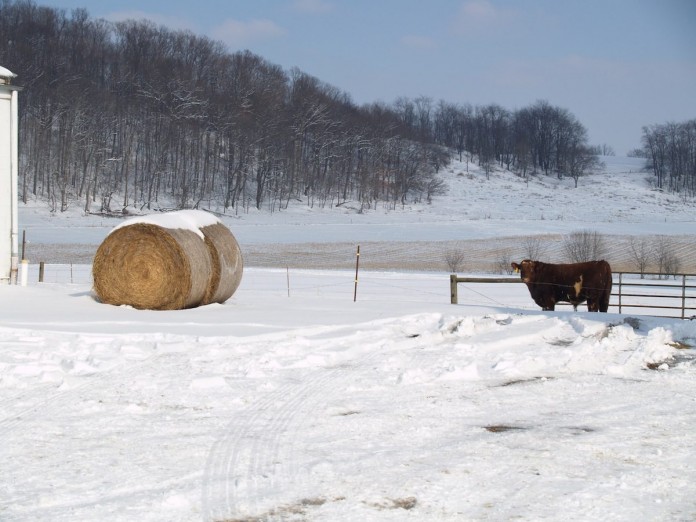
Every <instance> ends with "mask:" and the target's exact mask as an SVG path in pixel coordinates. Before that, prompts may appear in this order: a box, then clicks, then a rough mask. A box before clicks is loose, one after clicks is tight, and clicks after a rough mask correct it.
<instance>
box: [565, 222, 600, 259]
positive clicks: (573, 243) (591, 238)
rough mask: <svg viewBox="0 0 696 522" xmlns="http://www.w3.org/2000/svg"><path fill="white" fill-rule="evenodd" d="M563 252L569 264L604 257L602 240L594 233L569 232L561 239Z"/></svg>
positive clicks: (583, 231)
mask: <svg viewBox="0 0 696 522" xmlns="http://www.w3.org/2000/svg"><path fill="white" fill-rule="evenodd" d="M563 251H564V252H565V255H566V258H567V259H568V261H569V262H571V263H581V262H583V261H592V260H596V259H603V258H604V257H606V254H607V248H606V245H605V242H604V238H603V237H602V236H601V234H599V233H598V232H596V231H592V230H580V231H576V232H571V233H570V234H568V235H567V236H566V237H565V238H564V239H563Z"/></svg>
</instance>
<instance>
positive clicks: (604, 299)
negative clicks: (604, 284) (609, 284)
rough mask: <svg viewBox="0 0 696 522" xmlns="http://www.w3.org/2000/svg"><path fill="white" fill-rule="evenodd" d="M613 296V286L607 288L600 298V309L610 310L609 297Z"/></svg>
mask: <svg viewBox="0 0 696 522" xmlns="http://www.w3.org/2000/svg"><path fill="white" fill-rule="evenodd" d="M610 297H611V288H610V289H609V290H606V291H605V292H604V293H603V294H602V296H601V297H600V299H599V311H600V312H606V311H607V310H609V298H610Z"/></svg>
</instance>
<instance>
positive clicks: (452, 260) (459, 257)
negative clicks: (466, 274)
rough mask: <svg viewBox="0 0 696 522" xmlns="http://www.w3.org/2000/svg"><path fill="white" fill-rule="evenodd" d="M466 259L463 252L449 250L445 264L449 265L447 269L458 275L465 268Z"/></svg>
mask: <svg viewBox="0 0 696 522" xmlns="http://www.w3.org/2000/svg"><path fill="white" fill-rule="evenodd" d="M465 259H466V254H464V251H463V250H449V251H448V252H446V253H445V263H447V268H448V269H449V271H450V272H451V273H453V274H456V273H457V272H459V271H460V270H461V269H462V268H463V266H464V260H465Z"/></svg>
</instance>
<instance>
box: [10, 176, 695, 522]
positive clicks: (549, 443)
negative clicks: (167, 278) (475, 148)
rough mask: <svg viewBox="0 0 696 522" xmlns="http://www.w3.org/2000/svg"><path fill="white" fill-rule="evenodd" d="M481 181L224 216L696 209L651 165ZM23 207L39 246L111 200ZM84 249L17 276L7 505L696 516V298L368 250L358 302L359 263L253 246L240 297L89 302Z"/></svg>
mask: <svg viewBox="0 0 696 522" xmlns="http://www.w3.org/2000/svg"><path fill="white" fill-rule="evenodd" d="M622 175H623V176H631V175H634V174H633V173H632V172H628V171H627V172H625V173H624V174H620V173H618V171H617V173H616V176H622ZM638 175H639V176H645V174H638ZM463 179H467V178H466V176H465V175H464V176H458V175H457V173H453V175H452V178H451V180H450V181H451V183H453V184H456V183H458V182H459V181H461V180H463ZM469 181H471V183H468V184H467V189H466V190H464V188H462V189H461V190H455V189H454V188H453V190H452V191H451V193H450V196H448V198H447V202H446V204H443V209H447V208H449V210H450V213H449V214H448V213H447V211H446V210H442V209H438V210H434V208H436V207H433V209H430V208H428V207H418V208H413V209H411V210H410V211H406V210H404V211H400V212H395V213H394V212H392V213H386V212H380V211H373V212H370V213H366V214H348V215H346V214H336V213H334V214H332V213H331V212H330V211H329V210H328V209H327V210H318V209H314V210H312V209H306V208H305V209H295V210H294V211H292V212H288V213H277V212H275V213H273V214H262V213H258V214H255V215H251V214H250V215H248V216H242V217H239V218H232V219H231V220H230V222H229V224H230V228H231V229H232V230H233V232H234V233H235V235H236V236H237V237H238V239H239V240H240V244H241V245H242V249H243V250H244V246H245V244H252V243H254V242H255V241H256V242H257V244H274V243H282V242H288V243H292V244H302V243H307V242H323V243H330V242H331V241H332V238H333V239H335V234H334V232H335V230H336V229H339V228H340V229H341V230H345V233H344V235H343V236H342V237H345V236H350V234H356V237H355V238H354V239H356V240H358V241H363V240H367V239H369V238H378V237H379V236H380V235H382V237H383V238H384V239H386V240H389V241H403V240H405V239H408V240H409V241H410V240H427V239H433V237H432V235H433V234H441V235H442V236H448V235H450V234H451V236H450V237H453V239H467V238H468V239H475V238H476V237H481V238H483V239H485V238H486V237H491V238H492V237H494V236H495V235H496V234H505V235H512V236H514V235H515V234H518V233H519V234H522V233H523V232H524V231H526V230H528V228H529V226H533V227H534V228H535V229H537V230H539V233H544V232H545V231H548V232H549V233H566V232H569V231H571V230H576V229H578V228H589V227H592V228H598V227H601V228H602V230H603V231H604V232H606V233H617V234H622V233H631V231H634V232H635V233H645V234H652V233H659V234H663V233H665V234H679V235H689V234H691V235H693V231H694V227H693V225H694V217H693V215H694V213H693V208H694V207H693V203H692V204H691V206H689V205H688V204H687V203H686V202H681V201H679V200H678V198H674V197H673V196H669V195H666V194H662V193H657V192H654V191H652V190H651V189H650V188H649V187H645V188H644V189H630V188H626V189H621V190H618V191H617V192H615V193H612V195H611V196H610V201H607V200H600V201H598V202H597V204H596V205H595V206H593V207H592V208H590V209H589V210H588V209H587V208H585V209H582V208H577V209H576V208H575V207H574V206H573V205H570V204H569V203H568V201H569V200H570V199H572V198H573V197H577V194H578V193H577V192H572V191H570V190H569V189H567V188H566V187H564V186H549V187H545V188H544V187H543V186H542V185H543V184H551V182H550V181H549V180H541V182H539V183H536V182H534V183H532V182H530V184H529V189H527V188H526V186H525V184H524V183H522V185H520V187H519V190H520V192H521V191H524V190H533V191H534V192H535V193H538V194H539V198H538V199H537V198H533V197H531V196H530V197H527V196H525V197H519V198H515V197H510V198H509V200H508V201H506V202H505V204H500V205H497V206H495V205H492V204H491V201H490V200H489V201H488V203H487V204H486V203H485V202H483V201H481V202H479V203H474V201H475V199H476V197H478V196H480V197H483V196H482V194H483V193H484V192H485V190H483V189H481V191H479V192H476V191H474V190H473V189H472V188H471V185H474V184H476V185H478V184H481V185H485V183H484V182H483V180H478V179H474V180H469ZM542 182H543V183H542ZM501 183H516V181H515V180H514V179H511V178H505V179H504V180H502V181H501ZM582 183H583V180H581V185H582ZM606 183H607V184H606V186H605V188H606V187H608V186H609V185H610V184H611V181H607V182H606ZM593 190H594V189H593ZM597 190H598V191H599V189H597ZM622 190H623V191H625V194H624V192H622ZM467 191H468V192H467ZM467 194H468V196H467ZM523 194H529V193H528V192H523ZM622 194H624V195H622ZM629 194H633V197H632V199H631V197H630V196H629ZM477 195H478V196H477ZM574 195H575V196H574ZM551 196H553V197H551ZM597 197H598V198H599V192H597ZM457 198H461V199H459V200H457ZM467 198H468V199H467ZM565 198H570V199H568V200H566V199H565ZM671 198H674V199H671ZM499 199H500V198H499ZM505 199H507V196H506V198H505ZM525 201H526V203H527V206H526V207H525ZM551 201H554V203H553V205H556V204H558V205H559V206H550V205H551V203H549V202H551ZM469 202H470V203H469ZM610 202H612V203H611V206H612V207H613V208H611V209H610V208H608V207H610V204H609V203H610ZM613 202H615V204H614V203H613ZM465 203H466V205H467V206H466V207H464V205H465ZM542 203H546V204H547V206H546V207H544V210H543V212H544V213H545V215H546V217H545V218H544V219H541V218H540V217H538V215H539V214H540V213H541V212H542V209H541V208H540V206H539V205H541V204H542ZM584 203H585V204H586V205H589V200H586V201H584ZM486 205H487V206H488V208H489V212H490V213H491V214H492V215H491V216H490V218H486V217H485V216H484V217H483V218H482V219H479V220H475V219H473V218H471V213H474V212H482V213H483V212H484V207H485V206H486ZM561 205H562V206H561ZM580 206H582V205H580ZM631 207H635V210H634V211H630V212H629V210H630V208H631ZM455 208H460V209H465V210H466V211H467V212H469V216H470V218H471V219H470V220H467V219H466V217H465V216H464V215H462V214H461V213H460V214H459V215H454V214H452V213H451V212H453V209H455ZM622 209H623V210H622ZM619 210H621V212H619ZM498 213H499V215H498ZM561 213H563V214H564V216H565V217H564V219H557V220H551V219H549V218H548V216H551V215H560V214H561ZM593 213H594V217H593V215H592V214H593ZM612 213H613V215H614V220H613V221H612V220H608V219H609V218H608V216H609V215H610V214H612ZM571 214H572V215H571ZM519 216H526V217H525V220H526V222H525V223H520V222H519V219H518V218H519ZM629 216H630V217H629ZM20 218H21V219H22V220H23V223H20V229H21V228H24V227H25V225H26V229H27V230H28V231H31V232H30V234H29V232H28V234H29V235H30V237H32V238H33V239H32V241H34V244H92V245H97V244H98V243H99V242H100V241H101V239H103V236H104V235H105V234H106V232H108V230H110V228H111V227H113V225H114V224H115V223H116V222H112V221H110V220H106V221H108V223H104V224H103V225H100V224H99V219H100V218H95V217H93V216H91V217H83V216H79V214H78V213H77V212H75V213H71V214H69V215H68V216H55V217H49V216H48V214H47V213H46V211H45V210H44V211H43V212H42V211H41V209H40V208H37V207H30V208H23V209H22V210H21V214H20ZM363 218H365V219H364V221H361V223H362V225H361V226H362V228H360V227H358V229H357V230H359V231H360V233H358V232H356V229H355V228H354V227H353V226H349V225H350V220H351V219H352V220H361V219H363ZM604 218H606V219H607V221H606V222H600V221H601V220H602V219H604ZM525 220H523V221H525ZM414 223H423V226H422V227H418V226H414ZM448 223H449V224H448ZM477 223H478V225H482V226H480V227H479V226H478V225H477ZM353 225H355V223H353ZM483 225H485V226H483ZM496 227H497V229H496ZM547 227H548V228H547ZM327 228H328V229H329V232H325V229H327ZM455 230H456V236H455V232H454V231H455ZM496 230H497V232H496ZM366 236H369V238H367V239H366ZM86 238H88V239H89V240H87V239H86ZM351 238H352V236H351ZM346 241H348V239H346ZM88 268H89V267H84V266H83V267H75V270H76V273H75V274H74V276H75V277H74V279H73V280H74V281H76V282H75V283H72V284H70V283H69V282H67V281H69V280H68V279H64V280H62V281H60V282H50V283H44V284H38V283H36V282H34V281H35V278H34V277H32V278H30V280H31V281H32V282H31V283H30V285H29V286H28V287H24V288H23V287H17V286H5V285H2V286H0V307H1V311H2V313H1V314H0V435H1V436H2V440H3V444H2V445H0V462H2V463H3V464H2V474H1V475H0V520H3V521H5V520H7V521H35V520H45V521H75V520H80V521H85V520H86V521H92V520H94V521H97V520H99V521H101V520H112V521H135V520H138V521H196V520H206V521H232V520H250V521H261V520H297V521H299V520H307V521H339V522H340V521H345V522H348V521H351V522H352V521H355V520H368V521H373V520H374V521H403V520H414V521H416V520H417V521H440V520H442V521H449V520H452V521H455V520H456V521H467V520H496V521H497V520H501V521H502V520H511V519H516V520H578V521H579V520H583V521H584V520H592V521H594V520H614V521H635V520H661V521H687V520H694V519H696V458H694V455H695V451H694V447H693V446H694V441H695V438H694V431H695V429H696V360H695V357H694V356H695V354H694V352H695V349H694V346H696V321H681V320H672V319H664V318H657V317H650V316H638V315H620V314H613V313H610V314H588V313H586V312H582V311H579V312H575V313H574V312H572V311H569V309H567V308H566V309H562V311H557V312H541V311H539V309H538V307H536V306H535V305H534V303H533V302H532V300H531V298H530V297H529V295H528V293H527V290H526V288H525V287H524V286H523V285H521V284H519V285H492V284H491V285H487V284H481V285H476V286H473V285H462V286H461V287H460V290H459V292H460V302H461V303H462V304H460V305H450V304H449V286H448V285H449V281H448V278H447V274H446V273H445V272H426V271H415V272H408V273H405V272H399V271H364V272H361V274H360V277H359V283H358V289H357V300H356V301H354V300H353V292H354V276H355V273H354V271H351V270H299V269H292V270H289V271H287V270H285V269H280V268H278V269H273V268H259V267H254V266H248V267H247V268H246V269H245V272H244V278H243V280H242V285H241V286H240V288H239V290H238V291H237V293H236V294H235V295H234V296H233V297H232V298H231V299H230V300H229V301H227V302H226V303H225V304H224V305H218V304H216V305H210V306H205V307H201V308H196V309H192V310H184V311H173V312H152V311H137V310H134V309H131V308H128V307H112V306H107V305H101V304H99V303H97V302H96V301H95V300H94V299H93V297H92V294H91V291H90V284H89V282H88V281H85V280H84V279H81V278H82V277H83V275H80V274H84V273H85V272H88ZM33 270H35V268H33ZM581 309H584V307H581Z"/></svg>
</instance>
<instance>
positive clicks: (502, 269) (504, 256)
mask: <svg viewBox="0 0 696 522" xmlns="http://www.w3.org/2000/svg"><path fill="white" fill-rule="evenodd" d="M493 269H494V271H495V273H498V274H507V275H510V274H512V252H511V251H510V249H507V248H506V249H503V250H501V251H500V252H499V254H498V259H497V260H496V261H495V264H494V265H493Z"/></svg>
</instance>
